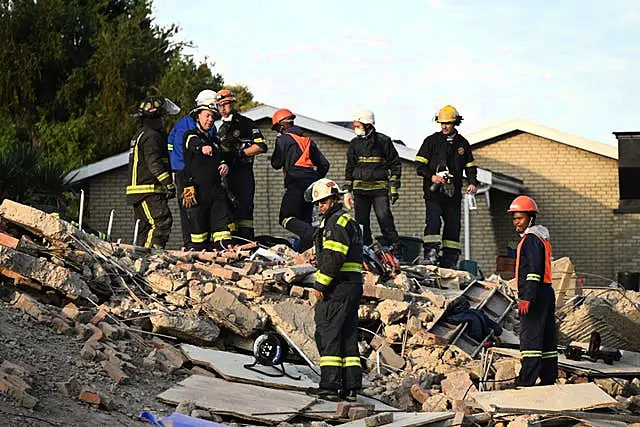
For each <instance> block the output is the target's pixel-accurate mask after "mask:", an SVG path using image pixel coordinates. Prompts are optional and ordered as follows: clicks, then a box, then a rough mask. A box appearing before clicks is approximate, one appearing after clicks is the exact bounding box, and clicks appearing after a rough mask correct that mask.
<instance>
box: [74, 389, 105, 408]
mask: <svg viewBox="0 0 640 427" xmlns="http://www.w3.org/2000/svg"><path fill="white" fill-rule="evenodd" d="M78 399H80V400H82V401H83V402H87V403H89V404H91V405H100V403H101V402H102V397H101V396H100V394H99V393H98V392H96V391H91V390H86V389H85V390H82V391H81V392H80V395H79V396H78Z"/></svg>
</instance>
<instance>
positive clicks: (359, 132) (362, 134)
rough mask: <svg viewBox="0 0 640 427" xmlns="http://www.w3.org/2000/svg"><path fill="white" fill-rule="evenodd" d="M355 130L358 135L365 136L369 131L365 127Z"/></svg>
mask: <svg viewBox="0 0 640 427" xmlns="http://www.w3.org/2000/svg"><path fill="white" fill-rule="evenodd" d="M353 132H355V134H356V135H358V136H364V135H365V134H366V133H367V132H366V131H365V130H364V129H363V128H354V129H353Z"/></svg>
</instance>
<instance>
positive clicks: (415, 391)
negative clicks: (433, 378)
mask: <svg viewBox="0 0 640 427" xmlns="http://www.w3.org/2000/svg"><path fill="white" fill-rule="evenodd" d="M411 396H412V397H413V398H414V399H415V400H417V401H418V402H419V403H420V404H423V403H424V402H425V401H426V400H427V399H428V398H429V397H431V392H430V391H429V390H425V389H424V388H422V387H420V384H413V385H412V386H411Z"/></svg>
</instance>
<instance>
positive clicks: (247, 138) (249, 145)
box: [216, 89, 267, 240]
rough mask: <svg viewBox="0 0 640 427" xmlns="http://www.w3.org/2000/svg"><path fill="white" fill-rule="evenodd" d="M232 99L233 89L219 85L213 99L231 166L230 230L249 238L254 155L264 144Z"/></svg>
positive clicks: (224, 147)
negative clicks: (233, 225)
mask: <svg viewBox="0 0 640 427" xmlns="http://www.w3.org/2000/svg"><path fill="white" fill-rule="evenodd" d="M235 101H236V98H235V96H234V95H233V92H231V91H230V90H228V89H222V90H221V91H219V92H218V93H217V95H216V103H217V105H218V110H220V114H221V116H222V124H221V125H220V128H219V129H218V136H219V138H220V146H221V147H222V150H223V151H224V153H225V158H226V159H227V161H228V163H229V168H230V173H229V176H228V177H227V185H228V191H229V193H230V195H231V197H230V199H231V201H232V211H233V216H234V220H235V227H236V228H237V229H236V230H233V234H235V235H237V236H239V237H242V238H244V239H250V240H252V239H253V238H254V227H253V196H254V194H255V190H256V183H255V179H254V177H253V160H254V159H253V158H254V156H257V155H258V154H260V153H266V152H267V144H266V143H265V139H264V136H262V132H261V131H260V129H259V128H258V126H256V124H255V123H254V122H253V120H251V119H249V118H248V117H245V116H243V115H241V114H240V113H238V112H237V111H236V109H235Z"/></svg>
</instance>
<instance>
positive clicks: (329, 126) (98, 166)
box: [66, 105, 524, 194]
mask: <svg viewBox="0 0 640 427" xmlns="http://www.w3.org/2000/svg"><path fill="white" fill-rule="evenodd" d="M277 110H278V109H277V108H276V107H272V106H271V105H260V106H258V107H256V108H253V109H251V110H249V111H246V112H244V113H243V115H245V116H246V117H248V118H250V119H251V120H254V121H258V120H264V119H271V116H273V113H275V112H276V111H277ZM218 124H219V123H216V125H218ZM296 125H297V126H300V127H301V128H303V129H307V130H310V131H313V132H316V133H319V134H322V135H326V136H330V137H332V138H335V139H337V140H340V141H344V142H346V143H349V142H350V141H351V140H352V139H353V138H354V134H353V131H352V130H350V129H347V128H345V127H343V126H339V125H336V124H333V123H329V122H323V121H321V120H316V119H312V118H310V117H306V116H303V115H301V114H296ZM393 145H394V146H395V148H396V150H397V151H398V155H399V156H400V158H401V159H404V160H407V161H410V162H414V161H415V158H416V154H417V150H414V149H413V148H410V147H407V146H405V145H401V144H398V143H395V142H394V144H393ZM128 163H129V152H128V151H127V152H124V153H120V154H117V155H115V156H111V157H108V158H106V159H103V160H100V161H98V162H95V163H92V164H90V165H87V166H83V167H81V168H78V169H76V170H74V171H72V172H69V173H68V174H67V175H66V179H67V180H68V183H69V184H74V183H77V182H80V181H83V180H85V179H87V178H91V177H92V176H95V175H99V174H101V173H105V172H108V171H110V170H113V169H116V168H119V167H122V166H125V165H127V164H128ZM494 176H495V178H494ZM498 178H500V179H498ZM478 181H480V182H482V183H485V184H488V185H491V186H493V187H495V188H497V189H500V190H502V191H505V192H508V193H512V194H520V193H522V192H523V191H524V185H523V182H522V181H521V180H519V179H517V178H513V177H510V176H507V175H502V174H495V175H494V174H493V173H492V172H491V171H489V170H486V169H482V168H478Z"/></svg>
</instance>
